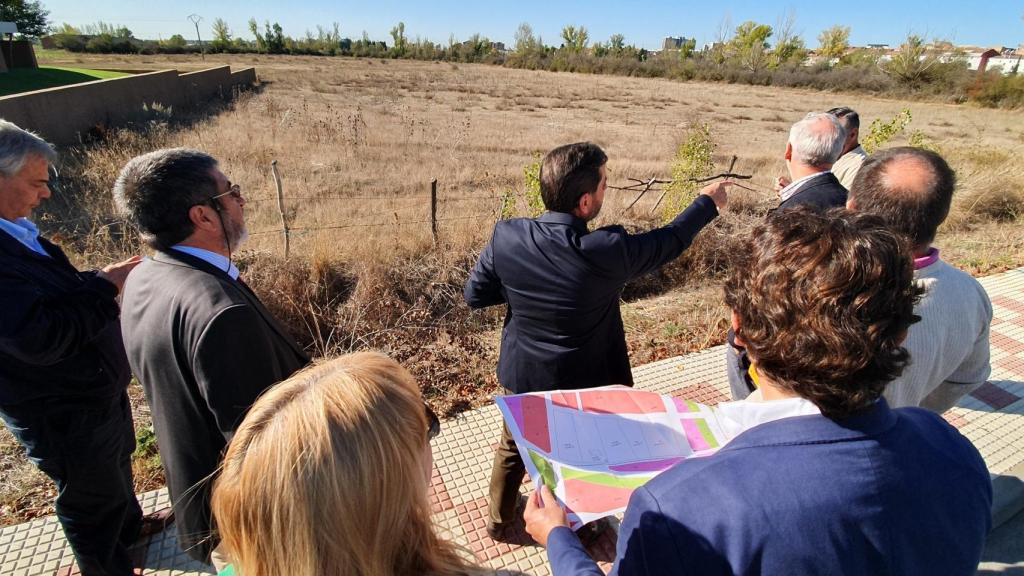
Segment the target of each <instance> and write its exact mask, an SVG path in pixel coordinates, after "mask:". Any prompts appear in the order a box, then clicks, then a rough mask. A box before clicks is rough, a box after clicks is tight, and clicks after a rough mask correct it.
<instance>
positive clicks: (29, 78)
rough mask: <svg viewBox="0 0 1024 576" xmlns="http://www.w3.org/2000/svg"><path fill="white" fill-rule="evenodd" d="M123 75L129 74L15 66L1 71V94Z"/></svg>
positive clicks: (84, 69) (54, 67) (53, 67)
mask: <svg viewBox="0 0 1024 576" xmlns="http://www.w3.org/2000/svg"><path fill="white" fill-rule="evenodd" d="M121 76H128V74H125V73H124V72H112V71H110V70H89V69H86V68H64V67H57V66H41V67H39V68H15V69H13V70H10V71H8V72H6V73H0V96H8V95H10V94H18V93H20V92H30V91H32V90H42V89H44V88H53V87H55V86H66V85H68V84H79V83H81V82H91V81H93V80H103V79H106V78H120V77H121Z"/></svg>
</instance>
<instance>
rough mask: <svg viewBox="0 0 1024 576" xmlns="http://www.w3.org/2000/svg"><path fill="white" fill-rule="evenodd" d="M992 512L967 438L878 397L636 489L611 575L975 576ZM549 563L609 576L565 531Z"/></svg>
mask: <svg viewBox="0 0 1024 576" xmlns="http://www.w3.org/2000/svg"><path fill="white" fill-rule="evenodd" d="M991 504H992V484H991V481H990V479H989V475H988V471H987V470H986V468H985V463H984V461H982V459H981V455H980V454H978V451H977V449H975V448H974V446H973V445H972V444H971V443H970V442H969V441H968V440H967V439H966V438H964V437H963V436H961V435H960V433H959V432H957V431H956V429H954V428H953V427H952V426H950V425H949V424H947V423H946V422H945V421H944V420H943V419H942V417H940V416H938V415H936V414H933V413H931V412H928V411H926V410H922V409H919V408H901V409H898V410H891V409H890V408H889V406H888V405H887V404H886V403H885V400H879V401H878V403H877V404H876V405H875V406H874V407H872V408H871V409H870V410H867V411H865V412H863V413H861V414H859V415H856V416H854V417H851V418H848V419H846V420H843V421H840V422H836V421H833V420H829V419H828V418H825V417H824V416H798V417H793V418H785V419H782V420H776V421H774V422H768V423H766V424H762V425H760V426H756V427H754V428H751V429H750V430H747V431H746V432H744V433H743V434H740V435H739V436H737V437H736V438H735V439H733V440H732V442H730V443H729V444H727V445H726V446H725V447H724V448H723V449H722V450H720V451H719V452H718V453H717V454H714V455H712V456H709V457H707V458H695V459H692V460H684V461H683V462H681V463H680V464H678V465H677V466H675V467H673V468H671V469H669V470H667V471H666V472H664V473H663V474H661V475H660V476H658V477H656V478H655V479H654V480H651V481H650V482H648V483H647V484H646V485H645V486H643V487H642V488H639V489H637V490H636V491H635V492H634V493H633V496H632V498H630V501H629V505H628V507H627V508H626V514H625V517H624V519H623V522H622V527H621V529H620V530H619V542H618V550H617V551H616V560H615V567H614V568H613V570H612V574H619V575H620V576H627V575H639V574H644V575H660V574H664V575H669V574H672V575H680V574H700V575H714V574H871V575H886V574H893V575H896V574H945V575H958V574H963V575H968V574H974V572H975V570H976V569H977V566H978V561H979V559H980V558H981V552H982V549H983V547H984V543H985V536H986V534H987V533H988V530H989V528H990V526H991V515H990V507H991ZM548 558H549V559H550V560H551V565H552V572H553V574H554V576H567V575H570V574H587V575H593V576H598V575H600V574H602V573H601V571H600V570H598V568H597V566H596V565H595V564H594V561H593V560H591V559H590V557H589V556H587V554H586V552H585V551H584V549H583V547H582V546H581V545H580V543H579V539H578V538H576V536H575V535H574V534H572V532H571V531H570V530H569V529H568V528H557V529H555V530H554V531H553V532H552V533H551V536H550V537H549V539H548Z"/></svg>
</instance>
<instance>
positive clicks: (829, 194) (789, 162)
mask: <svg viewBox="0 0 1024 576" xmlns="http://www.w3.org/2000/svg"><path fill="white" fill-rule="evenodd" d="M845 144H846V130H845V129H844V128H843V126H842V124H841V123H840V121H839V119H838V118H837V117H836V116H835V115H833V114H831V113H827V112H822V113H818V112H812V113H810V114H808V115H807V116H805V117H804V119H803V120H801V121H799V122H797V123H796V124H793V127H792V128H790V130H789V142H787V143H786V167H787V168H788V169H789V175H790V179H789V180H786V179H782V178H780V179H779V184H780V185H782V186H783V187H782V189H781V190H780V191H779V198H780V199H781V200H782V203H781V204H779V207H778V209H779V210H785V209H788V208H795V207H797V206H807V207H810V208H813V209H815V210H828V209H830V208H841V207H844V206H846V195H847V191H846V188H843V185H842V184H840V183H839V180H838V179H837V178H836V177H835V175H834V174H832V172H831V168H832V164H834V163H835V161H836V160H837V159H838V158H839V156H840V155H842V153H843V147H844V146H845ZM726 341H727V342H726V346H725V365H726V371H727V374H728V377H729V390H730V391H731V392H732V397H733V399H734V400H742V399H743V398H746V397H747V395H748V394H750V393H751V392H752V391H753V390H754V383H753V381H752V380H751V378H750V376H749V374H748V371H749V369H750V361H749V360H748V359H747V357H746V353H745V352H744V350H743V348H742V347H741V346H738V345H737V344H736V341H735V339H734V338H733V333H732V330H730V331H729V333H728V334H727V335H726Z"/></svg>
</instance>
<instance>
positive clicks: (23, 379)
mask: <svg viewBox="0 0 1024 576" xmlns="http://www.w3.org/2000/svg"><path fill="white" fill-rule="evenodd" d="M39 243H40V244H42V246H43V248H44V249H45V250H46V251H47V253H49V254H50V256H51V257H50V258H47V257H46V256H43V255H42V254H37V253H36V252H34V251H32V250H30V249H28V248H27V247H26V246H25V245H24V244H22V243H21V242H18V241H17V240H15V239H14V238H12V237H11V236H10V235H9V234H7V233H6V232H2V231H0V405H13V404H21V403H23V402H29V401H33V400H40V399H49V398H59V399H61V400H62V401H67V402H87V401H93V400H97V401H103V400H107V399H110V398H113V397H114V396H116V395H118V394H121V393H123V392H124V390H125V388H126V387H127V386H128V382H129V380H130V379H131V372H130V370H129V368H128V359H127V358H126V357H125V352H124V345H123V344H122V342H121V326H120V323H119V322H118V314H119V311H118V307H117V301H116V300H115V298H117V288H116V287H115V286H114V285H113V284H111V283H110V282H108V281H106V280H104V279H102V278H99V277H98V276H96V274H95V272H79V271H78V270H76V269H75V267H74V266H72V265H71V262H69V261H68V259H67V256H65V255H64V252H62V251H61V249H60V248H58V247H57V246H55V245H53V244H51V243H50V242H48V241H47V240H46V239H45V238H40V239H39Z"/></svg>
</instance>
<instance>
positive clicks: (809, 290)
mask: <svg viewBox="0 0 1024 576" xmlns="http://www.w3.org/2000/svg"><path fill="white" fill-rule="evenodd" d="M919 297H920V289H919V288H918V287H917V286H916V285H915V284H914V282H913V265H912V260H911V251H910V249H909V246H907V245H906V242H905V240H903V239H902V237H900V236H898V235H897V234H895V233H893V232H891V231H890V230H889V229H888V228H886V226H885V224H884V223H883V222H882V221H881V220H880V219H878V218H876V217H873V216H867V215H863V214H851V213H847V212H843V211H833V212H830V213H826V214H821V213H815V212H812V211H809V210H803V209H794V210H790V211H780V212H776V213H774V214H773V215H771V216H770V217H769V218H768V219H767V220H766V221H765V222H764V223H763V224H761V225H759V226H758V227H756V228H755V229H754V230H753V232H752V233H751V234H750V236H749V237H748V238H747V240H746V245H745V249H744V250H743V251H742V252H741V253H739V254H737V255H736V257H735V259H734V261H733V262H732V266H731V271H730V275H729V279H728V281H727V283H726V288H725V300H726V303H728V304H729V306H730V307H731V308H732V311H733V315H732V323H733V329H734V330H735V332H736V336H737V338H738V339H739V340H741V341H742V342H741V343H742V345H744V346H746V348H747V350H748V351H749V354H750V358H751V360H752V361H753V366H754V372H755V376H756V380H757V381H758V383H759V389H758V394H756V395H754V397H753V398H751V399H748V400H744V401H742V402H736V403H729V404H724V405H719V408H720V409H721V410H722V413H721V415H722V417H723V418H725V419H726V420H729V421H731V422H732V424H733V425H734V431H735V432H736V433H737V435H736V436H735V437H734V438H733V439H732V440H731V441H730V442H729V443H728V444H726V445H725V447H724V448H722V449H721V450H720V451H718V452H717V453H716V454H714V455H712V456H709V457H706V458H695V459H690V460H685V461H683V462H681V463H680V464H678V465H677V466H676V467H674V468H672V469H670V470H668V471H666V472H665V473H663V474H661V475H660V476H658V477H657V478H655V479H654V480H652V481H650V482H649V483H647V484H646V485H645V486H643V487H642V488H639V489H637V490H636V491H635V492H634V493H633V496H632V498H631V499H630V502H629V506H628V507H627V509H626V514H625V518H624V520H623V523H622V528H621V530H620V532H619V543H618V552H617V559H616V564H615V567H614V569H613V574H615V573H617V574H620V575H625V574H702V575H704V574H873V575H875V574H965V575H966V574H973V573H974V571H975V569H976V568H977V563H978V560H979V558H980V557H981V551H982V547H983V544H984V539H985V535H986V533H987V532H988V529H989V526H990V524H991V519H990V512H989V510H990V505H991V500H992V488H991V483H990V480H989V475H988V472H987V470H986V468H985V463H984V462H983V461H982V459H981V456H980V455H979V454H978V451H977V450H976V449H975V448H974V446H972V445H971V443H970V442H969V441H968V440H967V439H966V438H964V437H963V436H961V435H960V433H959V432H957V431H956V430H955V429H954V428H953V427H952V426H950V425H949V424H947V423H946V422H945V421H944V420H943V419H942V418H941V417H940V416H937V415H935V414H933V413H931V412H927V411H925V410H920V409H916V408H905V409H897V410H892V409H890V408H889V406H888V405H887V404H886V402H885V400H884V399H882V397H881V394H882V390H883V389H884V388H885V384H886V383H887V382H888V381H890V380H892V379H893V378H895V377H896V376H898V375H899V374H900V372H901V371H902V370H903V367H904V366H906V365H907V363H908V361H909V358H908V354H907V352H906V350H904V349H903V348H902V347H901V346H900V344H901V342H902V341H903V339H904V338H905V336H906V332H907V328H908V327H909V326H910V325H911V324H913V323H914V322H915V321H916V320H917V317H916V316H914V313H913V309H914V303H915V302H916V301H917V299H918V298H919ZM526 520H527V530H528V531H529V532H530V534H531V535H532V536H533V537H534V539H536V540H537V541H538V542H541V543H545V544H546V545H547V547H548V556H549V559H550V560H551V563H552V568H553V573H554V574H555V575H556V576H561V575H565V574H594V575H597V574H600V571H599V570H598V569H597V567H596V565H595V564H594V563H593V561H590V560H589V559H588V558H587V557H586V556H585V552H583V548H582V547H581V546H580V544H579V540H578V539H577V538H576V537H575V536H574V535H573V533H572V531H571V530H569V529H568V528H567V527H565V526H566V524H565V523H564V513H563V512H562V511H561V509H560V508H559V507H558V506H557V502H556V501H555V499H554V497H553V496H551V493H550V491H548V490H547V489H542V492H541V493H539V494H534V496H533V497H531V498H530V500H529V503H528V506H527V511H526Z"/></svg>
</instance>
